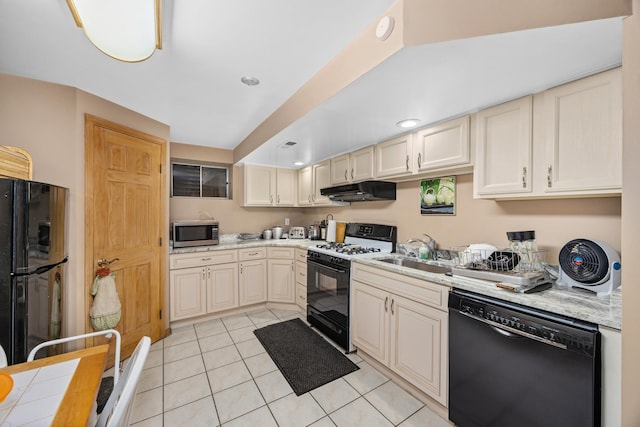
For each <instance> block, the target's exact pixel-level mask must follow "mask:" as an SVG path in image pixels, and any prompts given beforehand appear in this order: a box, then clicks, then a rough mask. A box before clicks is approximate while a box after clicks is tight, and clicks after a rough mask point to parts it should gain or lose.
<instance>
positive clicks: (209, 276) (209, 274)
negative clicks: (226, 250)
mask: <svg viewBox="0 0 640 427" xmlns="http://www.w3.org/2000/svg"><path fill="white" fill-rule="evenodd" d="M207 277H208V278H209V279H211V269H210V268H207ZM391 308H392V309H393V301H391ZM391 311H392V312H393V310H391Z"/></svg>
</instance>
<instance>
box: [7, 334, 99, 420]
mask: <svg viewBox="0 0 640 427" xmlns="http://www.w3.org/2000/svg"><path fill="white" fill-rule="evenodd" d="M108 351H109V345H107V344H104V345H100V346H96V347H91V348H88V349H84V350H78V351H73V352H69V353H64V354H59V355H56V356H51V357H46V358H43V359H37V360H34V361H33V362H26V363H20V364H17V365H12V366H8V367H6V368H3V369H0V371H2V372H5V373H7V374H10V375H11V376H12V377H13V382H14V385H13V389H12V390H11V393H9V395H8V396H7V397H6V399H5V400H4V401H3V402H2V403H0V426H2V427H5V426H6V427H9V426H10V427H15V426H20V425H34V426H48V425H51V426H85V425H87V422H88V421H89V419H90V417H91V416H92V411H93V410H95V407H94V402H95V399H96V395H97V393H98V388H99V386H100V379H101V377H102V373H103V371H104V366H105V360H106V357H107V353H108Z"/></svg>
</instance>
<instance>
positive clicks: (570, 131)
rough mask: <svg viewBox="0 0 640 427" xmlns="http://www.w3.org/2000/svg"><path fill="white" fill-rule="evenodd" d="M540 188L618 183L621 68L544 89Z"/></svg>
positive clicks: (615, 185) (556, 189)
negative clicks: (542, 182)
mask: <svg viewBox="0 0 640 427" xmlns="http://www.w3.org/2000/svg"><path fill="white" fill-rule="evenodd" d="M544 110H545V111H544V113H545V123H546V126H545V129H546V135H545V142H546V144H545V147H546V149H545V160H546V163H545V167H546V174H547V185H546V186H545V188H544V191H545V192H546V193H554V192H565V193H566V192H569V193H573V192H576V193H579V192H582V191H589V192H592V191H599V190H605V191H607V190H617V191H620V189H621V187H622V71H621V69H620V68H617V69H614V70H611V71H607V72H604V73H600V74H596V75H594V76H591V77H587V78H585V79H581V80H577V81H575V82H571V83H568V84H565V85H562V86H559V87H556V88H553V89H549V90H547V91H546V92H545V93H544Z"/></svg>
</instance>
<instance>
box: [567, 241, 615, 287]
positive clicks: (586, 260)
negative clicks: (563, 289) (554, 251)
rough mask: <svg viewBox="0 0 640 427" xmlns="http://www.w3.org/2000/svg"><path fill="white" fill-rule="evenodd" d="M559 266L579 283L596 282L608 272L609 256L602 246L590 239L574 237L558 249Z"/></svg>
mask: <svg viewBox="0 0 640 427" xmlns="http://www.w3.org/2000/svg"><path fill="white" fill-rule="evenodd" d="M559 261H560V267H561V268H562V270H563V272H564V273H565V274H566V275H567V276H569V277H570V278H571V279H573V280H575V281H576V282H580V283H587V284H592V283H598V282H600V281H601V280H603V279H605V278H606V277H607V275H608V273H609V258H608V257H607V254H606V252H605V251H604V250H603V249H602V247H601V246H600V245H599V244H598V243H596V242H593V241H591V240H586V239H574V240H572V241H570V242H568V243H567V244H566V245H564V246H563V247H562V249H561V250H560V256H559Z"/></svg>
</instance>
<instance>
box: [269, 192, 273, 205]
mask: <svg viewBox="0 0 640 427" xmlns="http://www.w3.org/2000/svg"><path fill="white" fill-rule="evenodd" d="M269 203H273V194H269Z"/></svg>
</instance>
